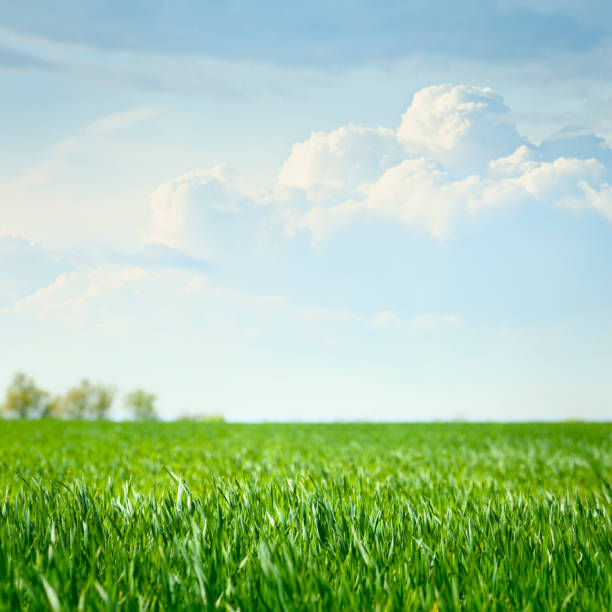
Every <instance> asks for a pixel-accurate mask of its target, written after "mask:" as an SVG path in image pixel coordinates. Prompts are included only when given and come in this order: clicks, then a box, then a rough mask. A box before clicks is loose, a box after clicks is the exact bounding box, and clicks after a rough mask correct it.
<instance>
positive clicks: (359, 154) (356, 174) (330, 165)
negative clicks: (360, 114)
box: [278, 125, 402, 203]
mask: <svg viewBox="0 0 612 612" xmlns="http://www.w3.org/2000/svg"><path fill="white" fill-rule="evenodd" d="M401 159H402V151H401V146H400V144H399V142H398V140H397V138H396V135H395V132H393V130H389V129H385V128H382V127H379V128H377V129H371V128H365V127H360V126H355V125H348V126H344V127H341V128H339V129H337V130H334V131H333V132H330V133H329V134H326V133H325V132H314V133H313V134H311V135H310V138H309V139H308V140H306V141H304V142H298V143H296V144H295V145H293V148H292V150H291V154H290V155H289V158H288V159H287V161H286V162H285V163H284V165H283V167H282V169H281V171H280V174H279V175H278V184H279V185H280V186H287V187H299V188H301V189H304V190H305V191H306V192H307V193H308V197H309V199H310V200H311V201H314V202H317V203H324V202H329V201H332V202H334V200H335V202H337V199H338V198H342V197H350V196H351V195H352V194H353V193H355V192H359V190H360V188H361V187H362V186H363V185H367V184H368V183H371V182H372V181H375V180H376V178H377V177H378V176H380V174H381V173H383V172H384V171H385V170H387V169H388V168H390V167H392V166H393V165H395V164H397V163H398V162H399V161H401Z"/></svg>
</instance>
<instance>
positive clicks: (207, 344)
mask: <svg viewBox="0 0 612 612" xmlns="http://www.w3.org/2000/svg"><path fill="white" fill-rule="evenodd" d="M610 7H611V5H610V4H609V3H608V2H605V1H603V0H602V1H601V2H599V1H593V2H578V1H573V0H550V1H545V0H544V1H540V2H530V1H527V0H514V1H510V0H499V1H497V2H491V1H489V0H487V1H484V0H481V1H471V0H468V1H466V2H461V3H457V2H451V1H446V2H431V1H428V2H425V0H422V1H416V2H410V3H407V2H394V1H391V2H385V3H377V2H365V1H356V2H344V1H340V2H331V3H330V2H310V3H300V4H297V3H296V4H294V3H287V2H276V1H274V2H270V1H267V2H259V3H254V2H253V3H245V2H235V1H228V2H214V3H213V2H196V1H190V2H187V1H173V2H170V1H168V0H166V1H164V0H155V1H151V2H142V1H133V0H131V1H122V2H108V1H106V2H102V1H85V2H84V1H82V0H78V1H77V0H61V1H48V0H44V1H43V0H32V1H29V2H27V3H25V2H14V3H7V5H6V6H4V7H3V10H2V14H1V15H0V83H1V86H0V92H1V94H2V95H0V142H1V143H2V146H1V147H0V343H1V345H2V350H1V351H0V386H1V387H2V388H4V387H5V386H6V385H7V384H8V382H9V380H10V378H11V377H12V375H13V374H14V373H15V372H16V371H18V370H23V371H26V372H28V373H29V374H31V375H32V376H33V377H34V378H35V379H36V380H37V381H38V382H39V383H40V384H41V385H42V386H44V387H46V388H49V389H50V390H52V391H56V392H59V391H62V390H63V389H65V388H66V387H67V386H69V385H70V384H72V383H75V382H77V381H78V380H79V379H80V378H82V377H89V378H90V379H92V380H94V381H99V382H104V383H112V384H116V385H117V386H118V388H119V389H120V390H121V391H128V390H130V389H131V388H134V387H138V386H141V387H144V388H146V389H148V390H151V391H153V392H155V393H156V394H157V395H158V398H159V407H160V410H161V412H162V414H163V415H164V416H165V417H174V416H178V415H181V414H197V413H203V414H222V415H224V416H225V417H227V418H229V419H232V420H248V421H250V420H294V419H297V420H336V419H341V420H346V419H359V420H433V419H453V418H467V419H474V420H531V419H542V420H551V419H564V418H577V417H578V418H590V419H610V418H612V375H611V372H612V149H611V148H610V146H611V144H612V8H610ZM117 414H119V413H117Z"/></svg>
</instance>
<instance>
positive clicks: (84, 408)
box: [61, 380, 115, 420]
mask: <svg viewBox="0 0 612 612" xmlns="http://www.w3.org/2000/svg"><path fill="white" fill-rule="evenodd" d="M114 396H115V391H114V389H112V388H111V387H105V386H104V385H92V384H91V383H90V382H89V381H88V380H82V381H81V383H80V384H79V385H78V386H76V387H73V388H72V389H69V390H68V392H67V393H66V395H64V397H63V398H62V400H61V405H62V412H63V414H65V415H66V416H68V417H70V418H73V419H96V420H102V419H105V418H106V417H107V416H108V412H109V410H110V407H111V405H112V403H113V398H114Z"/></svg>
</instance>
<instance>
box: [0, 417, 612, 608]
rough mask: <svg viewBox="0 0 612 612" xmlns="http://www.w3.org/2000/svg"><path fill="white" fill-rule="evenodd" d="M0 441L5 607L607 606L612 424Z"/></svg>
mask: <svg viewBox="0 0 612 612" xmlns="http://www.w3.org/2000/svg"><path fill="white" fill-rule="evenodd" d="M0 449H1V456H0V485H1V486H2V497H1V498H0V607H1V608H5V609H15V610H18V609H20V608H23V609H44V608H48V607H51V608H55V609H57V610H59V609H75V608H81V609H91V608H106V607H108V608H113V609H126V610H138V609H161V608H166V607H167V608H168V609H186V608H191V609H202V608H207V609H210V610H214V609H238V608H239V609H241V610H251V609H258V610H282V609H303V610H317V609H320V610H333V609H347V610H374V609H380V610H385V609H390V610H397V609H406V608H408V609H426V610H431V609H439V610H448V609H457V608H465V609H470V610H472V609H474V610H475V609H481V610H491V609H498V610H507V609H530V610H542V609H561V608H567V609H591V610H607V609H612V604H611V602H612V548H611V547H612V525H611V501H612V489H611V487H610V484H609V483H610V482H611V480H612V426H610V425H586V424H560V425H459V424H458V425H332V426H322V425H319V426H316V425H262V426H237V425H224V424H192V423H177V424H110V423H100V424H95V423H67V422H52V421H47V422H8V421H4V422H0ZM166 468H167V470H169V471H170V472H172V473H173V474H175V475H176V477H174V476H172V475H170V474H169V473H168V472H167V471H166ZM176 478H179V479H184V483H185V484H180V483H179V481H178V480H176ZM5 490H6V494H4V491H5Z"/></svg>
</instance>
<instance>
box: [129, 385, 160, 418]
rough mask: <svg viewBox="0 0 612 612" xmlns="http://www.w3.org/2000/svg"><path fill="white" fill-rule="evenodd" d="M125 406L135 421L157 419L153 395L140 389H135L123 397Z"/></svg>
mask: <svg viewBox="0 0 612 612" xmlns="http://www.w3.org/2000/svg"><path fill="white" fill-rule="evenodd" d="M125 404H126V406H127V408H128V409H129V410H130V412H131V413H132V416H133V417H134V418H135V419H136V420H137V421H154V420H156V419H157V412H156V410H155V395H153V393H147V392H146V391H143V390H142V389H136V390H134V391H132V392H130V393H128V394H127V395H126V396H125Z"/></svg>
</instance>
